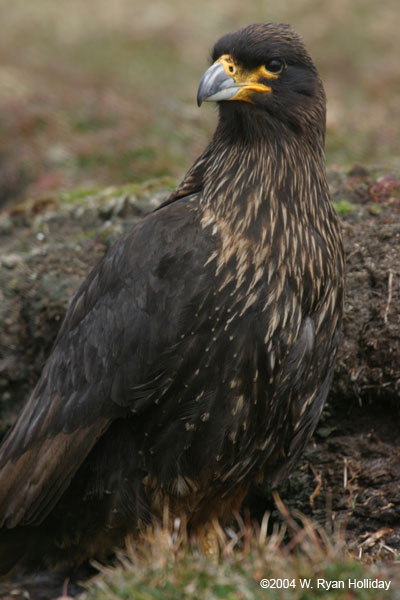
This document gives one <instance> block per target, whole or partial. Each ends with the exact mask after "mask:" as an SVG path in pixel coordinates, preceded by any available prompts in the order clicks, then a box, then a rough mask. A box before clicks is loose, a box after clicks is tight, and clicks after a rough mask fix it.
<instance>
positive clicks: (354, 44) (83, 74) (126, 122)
mask: <svg viewBox="0 0 400 600" xmlns="http://www.w3.org/2000/svg"><path fill="white" fill-rule="evenodd" d="M259 21H282V22H288V23H291V24H292V26H293V27H294V28H295V29H296V30H297V31H298V32H299V33H301V34H302V36H303V37H304V39H305V42H306V45H307V47H308V49H309V51H310V53H311V55H312V56H313V58H314V60H315V62H316V64H317V67H318V69H319V71H320V73H321V76H322V78H323V80H324V83H325V87H326V91H327V95H328V132H327V163H328V166H331V167H332V166H333V167H334V166H337V167H339V168H344V169H349V168H351V167H352V166H353V165H355V164H363V165H366V166H379V167H387V168H388V169H390V170H394V171H399V170H400V143H399V141H400V68H399V63H400V35H399V26H400V8H399V3H398V0H383V1H382V2H375V1H372V0H334V1H332V2H326V1H325V2H324V1H323V0H280V1H279V2H276V1H275V2H272V1H266V0H264V1H261V0H246V1H243V0H202V1H201V2H197V1H196V2H191V1H188V0H186V1H185V0H169V1H167V0H164V1H162V0H151V1H149V0H112V1H110V0H85V1H82V0H57V1H54V0H34V1H33V2H27V1H26V0H13V1H12V2H10V1H9V0H0V22H1V24H2V31H1V36H0V203H3V204H4V203H5V202H12V201H15V200H18V199H21V198H24V197H27V196H29V197H33V198H35V197H45V196H46V195H49V194H51V193H52V192H53V191H54V190H70V189H74V188H92V187H93V188H97V187H100V186H104V185H111V184H117V185H119V184H124V183H127V182H142V181H145V180H148V179H151V178H157V177H167V176H168V177H170V178H172V180H175V179H178V178H179V177H181V176H182V175H183V173H184V172H185V171H186V169H187V168H188V167H189V166H190V165H191V163H192V161H193V159H194V158H195V157H196V156H197V154H198V153H199V152H200V151H201V150H202V148H203V147H204V145H205V144H206V143H207V140H208V139H209V137H210V135H211V133H212V131H213V128H214V126H215V121H216V114H215V108H214V107H213V106H210V105H205V106H204V105H203V106H202V108H201V109H198V108H197V106H196V101H195V97H196V89H197V85H198V82H199V79H200V77H201V75H202V73H203V71H204V69H205V68H206V66H207V64H208V55H209V51H210V49H211V47H212V45H213V43H214V42H215V41H216V40H217V39H218V37H220V36H221V35H222V34H224V33H226V32H228V31H232V30H235V29H237V28H239V27H241V26H242V25H245V24H248V23H251V22H259Z"/></svg>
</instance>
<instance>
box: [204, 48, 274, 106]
mask: <svg viewBox="0 0 400 600" xmlns="http://www.w3.org/2000/svg"><path fill="white" fill-rule="evenodd" d="M276 78H277V75H275V74H274V73H270V72H268V71H266V69H265V67H264V66H262V65H261V66H259V67H257V68H254V69H246V68H244V67H243V66H241V65H239V64H237V63H236V62H235V60H234V59H233V58H232V56H230V55H229V54H224V55H223V56H221V57H220V58H219V59H218V60H216V61H215V63H214V64H213V65H211V67H209V68H208V69H207V71H206V72H205V73H204V75H203V77H202V78H201V80H200V83H199V88H198V90H197V104H198V106H200V105H201V103H202V102H220V101H221V100H241V101H243V102H250V103H254V94H255V93H264V94H265V93H270V92H272V88H271V87H270V86H269V85H268V83H269V81H271V80H272V79H276Z"/></svg>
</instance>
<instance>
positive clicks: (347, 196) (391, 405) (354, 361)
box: [0, 167, 400, 560]
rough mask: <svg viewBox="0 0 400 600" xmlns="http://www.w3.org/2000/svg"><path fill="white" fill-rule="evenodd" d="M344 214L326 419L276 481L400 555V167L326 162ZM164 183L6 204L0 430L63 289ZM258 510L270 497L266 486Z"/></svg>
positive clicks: (30, 379)
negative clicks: (340, 294) (341, 296)
mask: <svg viewBox="0 0 400 600" xmlns="http://www.w3.org/2000/svg"><path fill="white" fill-rule="evenodd" d="M329 182H330V187H331V193H332V197H333V199H334V201H335V203H336V207H337V210H338V212H339V214H340V215H341V218H342V222H343V233H344V241H345V251H346V264H347V299H346V310H345V318H344V325H343V333H342V339H341V344H340V353H339V357H338V361H337V368H336V372H335V378H334V382H333V386H332V390H331V393H330V397H329V401H328V403H327V406H326V408H325V411H324V413H323V416H322V419H321V422H320V424H319V427H318V428H317V431H316V432H315V434H314V436H313V438H312V440H311V442H310V444H309V446H308V448H307V449H306V452H305V453H304V455H303V457H302V460H301V462H300V463H299V465H298V467H297V469H296V470H295V472H294V473H293V474H292V475H291V477H290V479H289V481H288V483H287V484H286V485H285V486H284V487H283V489H282V490H280V494H281V497H282V499H283V500H284V501H285V502H286V503H287V504H288V505H289V507H290V508H296V509H298V510H300V511H301V512H303V513H305V514H306V515H309V516H311V517H312V518H313V519H314V520H316V521H318V522H319V523H321V524H322V525H324V526H325V527H326V528H327V529H328V531H331V530H333V529H335V528H336V527H337V524H338V523H342V524H344V525H345V536H346V539H347V543H348V547H349V548H350V549H351V550H352V551H354V553H355V554H357V555H358V556H361V555H363V556H366V555H369V556H371V559H385V560H393V559H396V558H397V559H398V558H399V556H400V485H399V482H400V179H399V178H397V177H396V176H394V175H391V174H389V173H384V172H381V171H378V172H376V171H371V170H369V171H368V170H367V169H365V168H364V167H356V168H354V169H353V170H352V171H351V172H350V173H348V174H344V173H343V172H341V171H338V170H331V171H329ZM167 192H168V190H167V189H165V186H164V188H163V185H162V184H161V185H160V184H156V185H155V186H148V187H146V186H143V187H141V188H140V189H137V188H133V187H132V188H129V187H128V188H127V187H125V188H124V189H122V190H121V189H115V188H110V189H108V190H103V191H102V192H97V193H88V194H82V195H81V194H76V195H74V194H71V195H65V194H64V195H62V194H60V195H59V196H55V197H52V198H46V199H44V200H43V201H40V202H39V201H34V202H27V203H25V204H24V205H21V206H19V207H17V208H15V207H12V208H10V207H8V208H4V209H3V211H2V213H0V252H1V254H0V257H1V259H0V300H1V302H0V331H1V332H2V333H1V336H0V409H1V413H0V434H4V433H5V431H6V430H7V428H8V427H9V426H10V425H11V423H12V422H13V421H14V419H15V416H16V414H17V413H18V411H19V410H20V407H21V406H22V404H23V402H24V400H25V399H26V396H27V394H28V393H29V390H30V389H31V388H32V387H33V385H34V383H35V381H36V380H37V378H38V376H39V374H40V371H41V369H42V367H43V363H44V361H45V359H46V357H47V356H48V354H49V352H50V349H51V346H52V343H53V340H54V338H55V336H56V334H57V331H58V328H59V325H60V321H61V319H62V317H63V314H64V312H65V310H66V307H67V305H68V301H69V299H70V297H71V295H72V294H73V292H74V291H75V290H76V289H77V287H78V285H79V283H80V282H81V281H82V280H83V278H84V277H85V275H86V274H87V273H88V271H89V270H90V268H91V266H93V265H94V264H95V263H96V262H97V261H98V260H99V258H100V257H101V256H102V254H103V253H104V252H105V250H106V249H107V247H108V246H109V245H110V244H111V243H113V242H114V241H115V239H116V238H117V237H119V235H120V234H121V233H122V232H123V231H125V230H126V229H128V228H129V227H131V226H132V224H133V223H135V222H136V221H137V220H138V219H140V218H141V217H142V216H143V215H144V214H146V213H147V212H149V211H151V210H152V209H153V208H154V207H155V206H157V205H158V204H159V202H160V201H161V200H162V199H163V198H164V197H165V196H166V194H167ZM250 504H251V507H252V510H253V514H254V515H257V514H261V512H263V511H264V510H265V509H266V508H268V507H269V506H270V504H269V500H268V498H266V497H265V496H264V494H262V493H261V492H259V493H258V495H257V496H256V497H253V498H252V500H251V503H250Z"/></svg>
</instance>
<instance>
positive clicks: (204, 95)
mask: <svg viewBox="0 0 400 600" xmlns="http://www.w3.org/2000/svg"><path fill="white" fill-rule="evenodd" d="M238 91H239V85H238V84H237V83H236V81H235V80H234V79H233V77H231V76H230V75H228V74H227V73H226V72H225V68H224V66H223V64H222V63H221V62H219V61H217V62H215V63H214V64H213V65H211V67H210V68H209V69H207V71H206V72H205V73H204V75H203V77H202V78H201V79H200V83H199V87H198V90H197V106H201V103H202V102H218V101H219V100H230V99H231V98H233V97H234V96H235V94H236V93H237V92H238Z"/></svg>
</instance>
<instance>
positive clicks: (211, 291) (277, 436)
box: [0, 23, 344, 572]
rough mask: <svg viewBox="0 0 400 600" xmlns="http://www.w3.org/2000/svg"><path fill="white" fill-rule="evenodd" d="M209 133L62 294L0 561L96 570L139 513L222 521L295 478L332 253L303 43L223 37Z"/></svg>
mask: <svg viewBox="0 0 400 600" xmlns="http://www.w3.org/2000/svg"><path fill="white" fill-rule="evenodd" d="M197 102H198V105H199V106H201V104H202V103H203V102H214V103H216V106H217V107H218V122H217V126H216V130H215V133H214V135H213V137H212V139H211V141H210V142H209V144H208V145H207V147H206V148H205V150H204V151H203V152H202V154H201V155H200V156H199V157H198V159H197V160H196V161H195V162H194V164H193V166H192V167H191V168H190V169H189V171H188V172H187V174H186V175H185V176H184V178H183V180H182V182H181V183H180V184H179V185H178V187H177V188H176V190H175V191H174V192H172V193H171V194H170V196H169V197H168V198H167V199H166V200H165V201H164V203H163V204H161V205H160V206H159V207H158V208H157V209H156V210H155V211H154V212H152V213H151V214H149V215H147V216H146V217H145V218H144V219H143V220H141V221H140V222H139V223H137V224H136V225H135V226H134V227H133V228H132V229H131V230H130V231H129V232H128V233H127V234H125V235H124V236H123V237H122V238H121V239H120V240H119V241H118V242H117V243H116V244H115V245H114V246H113V247H112V248H111V249H110V250H109V251H108V253H107V254H106V255H105V256H104V258H103V259H102V260H101V261H100V262H99V263H98V264H97V266H95V268H94V269H93V270H92V271H91V273H90V274H89V275H88V277H87V278H86V279H85V280H84V281H83V283H82V284H81V286H80V288H79V289H78V291H77V292H76V294H75V295H74V296H73V298H72V300H71V303H70V305H69V308H68V310H67V312H66V316H65V318H64V320H63V323H62V325H61V328H60V330H59V333H58V336H57V338H56V341H55V344H54V346H53V349H52V351H51V354H50V356H49V358H48V360H47V362H46V364H45V366H44V368H43V372H42V374H41V377H40V379H39V381H38V383H37V385H36V387H35V388H34V390H33V392H32V394H31V396H30V398H29V399H28V401H27V404H26V406H25V408H24V409H23V410H22V412H21V414H20V416H19V418H18V419H17V421H16V424H15V426H14V427H13V428H12V429H11V431H10V433H9V434H8V437H7V438H6V439H5V441H4V443H3V445H2V447H1V450H0V467H1V470H0V567H1V569H2V570H3V572H6V571H7V570H10V569H12V568H14V566H15V565H16V564H22V565H25V567H26V568H31V569H35V568H38V567H39V566H40V565H41V566H43V565H44V566H45V567H46V568H49V569H51V568H54V567H55V565H60V564H62V565H70V566H74V565H79V564H82V563H83V562H84V561H86V560H88V559H91V558H98V559H99V560H105V559H106V557H107V556H109V555H110V553H112V551H113V549H114V548H115V547H122V546H123V544H124V539H125V537H126V535H128V534H130V535H134V536H138V535H140V533H141V531H142V530H143V527H144V526H146V524H147V523H150V522H151V521H152V520H153V519H156V520H157V519H161V518H162V514H163V510H164V507H165V506H166V505H167V506H168V510H169V514H170V515H171V516H172V517H174V518H176V517H180V516H182V518H183V517H184V518H185V519H186V522H187V524H188V528H189V530H190V531H193V532H196V531H201V530H202V528H206V527H207V524H208V523H210V522H211V521H212V520H215V519H216V520H218V521H219V522H222V523H225V522H226V521H227V519H229V516H230V515H232V514H233V513H234V512H235V511H237V510H239V509H240V507H241V505H242V502H243V499H244V498H245V496H246V494H247V493H248V491H249V489H251V487H252V486H254V485H257V484H260V483H265V482H267V483H268V484H269V485H271V487H273V488H274V487H277V486H278V485H279V484H280V482H282V481H284V480H285V478H286V477H287V476H288V475H289V473H290V471H291V469H292V468H293V466H294V465H295V464H296V462H297V460H298V458H299V456H300V455H301V453H302V451H303V449H304V447H305V446H306V444H307V442H308V440H309V438H310V436H311V435H312V433H313V431H314V429H315V427H316V425H317V423H318V420H319V417H320V415H321V412H322V409H323V406H324V403H325V400H326V398H327V394H328V391H329V388H330V385H331V381H332V377H333V371H334V365H335V358H336V354H337V347H338V337H339V332H340V325H341V318H342V310H343V295H344V292H343V289H344V283H343V270H344V267H343V246H342V237H341V229H340V223H339V220H338V217H337V215H336V213H335V210H334V207H333V205H332V202H331V199H330V196H329V189H328V184H327V179H326V171H325V153H324V139H325V111H326V97H325V92H324V88H323V84H322V82H321V79H320V76H319V74H318V71H317V69H316V67H315V65H314V63H313V61H312V59H311V57H310V55H309V53H308V51H307V50H306V48H305V45H304V42H303V40H302V38H301V37H300V36H299V35H298V34H297V33H296V32H295V31H294V30H293V29H292V28H291V27H290V26H289V25H286V24H280V23H261V24H253V25H248V26H245V27H242V28H241V29H239V30H238V31H235V32H233V33H229V34H226V35H224V36H223V37H222V38H221V39H219V40H218V41H217V42H216V44H215V46H214V48H213V51H212V58H211V65H210V66H209V67H208V68H207V70H206V71H205V73H204V75H203V76H202V78H201V80H200V83H199V86H198V93H197Z"/></svg>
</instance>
